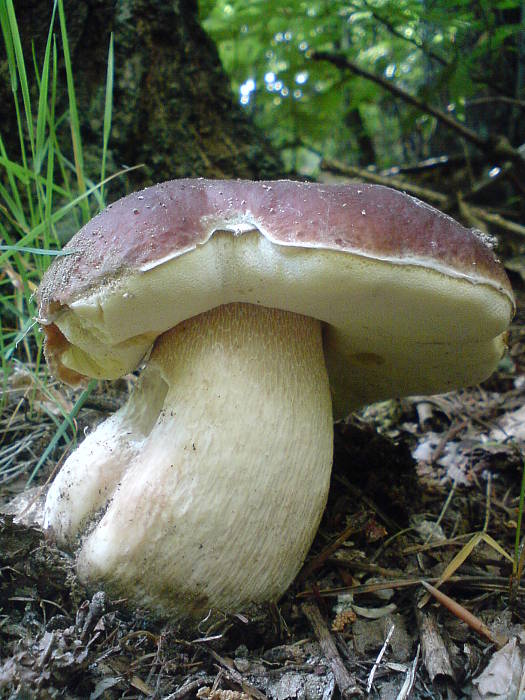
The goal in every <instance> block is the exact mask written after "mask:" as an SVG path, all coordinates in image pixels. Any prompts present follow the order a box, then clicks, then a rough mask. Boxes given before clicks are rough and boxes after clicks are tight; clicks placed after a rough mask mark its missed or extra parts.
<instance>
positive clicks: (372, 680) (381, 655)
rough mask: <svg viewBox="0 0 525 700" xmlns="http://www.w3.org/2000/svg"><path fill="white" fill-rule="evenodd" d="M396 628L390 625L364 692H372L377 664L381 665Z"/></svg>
mask: <svg viewBox="0 0 525 700" xmlns="http://www.w3.org/2000/svg"><path fill="white" fill-rule="evenodd" d="M395 628H396V626H395V625H392V627H391V628H390V629H389V630H388V634H387V636H386V639H385V642H384V644H383V646H382V647H381V651H380V652H379V654H378V655H377V659H376V660H375V663H374V665H373V666H372V669H371V671H370V673H369V675H368V683H367V684H366V692H367V693H370V691H371V690H372V683H373V682H374V676H375V675H376V671H377V669H378V668H379V664H380V663H381V659H382V658H383V656H384V655H385V651H386V648H387V646H388V643H389V642H390V638H391V636H392V635H393V634H394V630H395Z"/></svg>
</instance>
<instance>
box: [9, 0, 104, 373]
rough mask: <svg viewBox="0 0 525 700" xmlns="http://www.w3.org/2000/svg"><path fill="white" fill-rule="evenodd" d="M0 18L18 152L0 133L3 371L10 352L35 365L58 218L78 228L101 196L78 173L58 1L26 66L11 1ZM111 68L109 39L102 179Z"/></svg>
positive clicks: (78, 147) (79, 150)
mask: <svg viewBox="0 0 525 700" xmlns="http://www.w3.org/2000/svg"><path fill="white" fill-rule="evenodd" d="M0 25H1V28H2V37H3V42H4V48H5V55H6V57H7V63H8V69H9V77H10V83H11V90H12V94H13V109H14V110H15V114H16V118H17V126H18V143H19V151H18V153H16V154H13V153H10V154H8V153H7V150H6V147H5V144H4V139H3V138H2V135H1V134H0V238H1V242H2V245H1V246H0V251H1V252H0V264H1V266H2V268H1V269H2V275H1V276H0V304H1V315H2V333H1V336H0V347H1V350H2V369H3V374H4V378H5V377H6V376H7V374H8V372H9V371H10V367H11V362H12V360H13V359H14V358H15V357H19V358H20V359H24V360H25V361H26V362H29V363H30V364H31V365H32V366H34V367H35V368H38V365H39V362H40V358H41V336H40V333H39V330H38V327H37V323H36V320H35V319H36V316H37V309H36V306H35V301H34V293H35V291H36V288H37V286H38V283H39V281H40V279H41V277H42V274H43V272H44V270H45V269H46V267H47V265H48V264H49V262H50V260H51V259H52V256H54V255H56V254H59V252H58V251H59V250H60V247H61V243H62V242H63V240H62V238H63V236H62V235H61V233H60V229H59V226H60V223H61V222H62V224H64V223H65V222H66V221H67V227H68V230H71V231H74V230H76V228H78V227H79V226H80V225H81V224H82V223H84V222H85V221H87V220H88V219H89V218H90V217H91V215H92V213H93V211H94V210H98V209H100V208H101V207H102V206H103V204H104V200H103V193H102V192H101V191H100V185H98V184H95V183H93V182H91V181H90V180H89V179H88V178H87V176H86V174H85V172H84V164H83V147H82V138H81V133H80V126H79V119H78V112H77V106H76V99H75V88H74V80H73V69H72V65H71V58H70V53H69V44H68V39H67V29H66V18H65V15H64V8H63V2H62V0H56V2H55V4H54V6H53V13H52V19H51V24H50V27H49V32H48V36H47V42H46V47H45V53H44V56H43V58H42V59H41V63H39V60H38V59H39V57H38V56H35V55H33V56H32V64H33V65H31V63H28V62H27V57H26V56H24V53H23V48H22V42H21V39H20V34H19V28H18V24H17V21H16V15H15V8H14V4H13V0H6V1H5V2H2V3H0ZM57 25H58V27H57ZM55 32H57V34H58V39H57V36H55ZM58 41H60V44H61V47H62V51H60V50H59V47H58V46H57V44H58ZM59 65H62V66H64V68H65V74H66V80H67V97H68V109H67V112H66V113H65V114H61V115H57V113H56V110H57V104H58V103H57V88H58V81H59ZM112 69H113V45H112V44H111V46H110V54H109V62H108V91H107V94H106V110H105V118H104V135H103V162H102V166H101V178H102V179H103V178H104V176H105V159H106V153H107V143H108V138H109V132H110V127H111V97H112V95H111V85H112ZM30 76H34V78H33V79H32V78H31V77H30ZM35 105H36V108H35ZM64 144H66V146H64ZM91 200H93V201H91Z"/></svg>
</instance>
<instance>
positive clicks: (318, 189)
mask: <svg viewBox="0 0 525 700" xmlns="http://www.w3.org/2000/svg"><path fill="white" fill-rule="evenodd" d="M64 250H65V252H67V253H69V254H68V255H64V256H62V257H59V258H57V259H56V260H55V261H54V262H53V263H52V265H51V266H50V267H49V269H48V271H47V272H46V274H45V275H44V278H43V280H42V284H41V285H40V288H39V290H38V301H39V321H40V323H41V324H42V325H43V327H44V331H45V333H46V345H45V351H46V356H47V359H48V363H49V364H50V367H51V369H52V371H54V372H55V373H56V374H57V375H58V376H59V377H60V378H61V379H62V380H64V381H66V382H68V383H70V384H73V385H75V384H78V383H81V382H82V381H83V380H84V379H85V378H86V377H89V376H91V377H98V378H107V379H113V378H116V377H118V376H121V375H123V374H125V373H127V372H129V371H131V370H133V369H135V368H136V367H137V365H138V364H139V363H140V362H141V360H142V359H143V357H144V356H145V354H146V353H147V352H148V350H149V348H150V347H151V345H152V343H153V342H154V340H155V338H156V337H157V336H158V335H160V334H161V333H163V332H165V331H166V330H168V329H169V328H172V327H174V326H175V325H177V324H178V323H180V322H181V321H183V320H185V319H187V318H190V317H193V316H196V315H198V314H200V313H203V312H205V311H207V310H209V309H210V308H214V307H217V306H220V305H222V304H229V303H232V302H245V303H251V304H257V305H262V306H267V307H271V308H280V309H283V310H286V311H293V312H295V313H298V314H303V315H307V316H313V317H315V318H317V319H319V320H320V321H322V322H323V324H324V347H325V358H326V363H327V369H328V373H329V377H330V382H331V388H332V393H333V400H334V412H335V414H336V417H341V416H344V415H346V414H347V413H348V412H349V411H350V410H352V409H353V408H355V407H356V406H358V405H362V404H366V403H370V402H372V401H376V400H380V399H383V398H389V397H397V396H402V395H409V394H415V393H436V392H441V391H448V390H450V389H452V388H454V387H457V386H462V385H467V384H473V383H477V382H479V381H481V380H482V379H484V378H486V377H487V376H488V375H489V374H490V373H491V372H492V371H493V369H494V367H495V365H496V364H497V361H498V360H499V358H500V357H501V355H502V353H503V351H504V347H505V343H504V334H505V331H506V329H507V328H508V325H509V323H510V320H511V318H512V315H513V313H514V308H515V307H514V299H513V295H512V290H511V287H510V284H509V281H508V278H507V276H506V274H505V271H504V270H503V267H502V266H501V264H500V263H499V262H498V260H497V259H496V258H495V256H494V253H493V250H492V247H491V243H490V240H489V239H488V237H486V236H484V235H483V234H482V233H481V232H479V231H476V230H473V229H466V228H465V227H463V226H461V225H460V224H459V223H457V222H456V221H454V220H453V219H452V218H450V217H449V216H447V215H445V214H443V213H441V212H439V211H437V210H436V209H434V208H432V207H430V206H428V205H427V204H425V203H423V202H421V201H419V200H417V199H415V198H413V197H410V196H409V195H406V194H404V193H400V192H398V191H396V190H392V189H389V188H387V187H383V186H379V185H368V184H348V185H324V184H311V183H301V182H294V181H272V182H251V181H233V180H230V181H217V180H214V181H212V180H204V179H198V180H174V181H170V182H165V183H161V184H158V185H155V186H153V187H149V188H147V189H145V190H142V191H140V192H136V193H133V194H131V195H129V196H127V197H124V198H123V199H120V200H119V201H117V202H115V203H114V204H111V205H109V206H108V207H107V208H106V209H105V210H104V211H103V212H102V213H100V214H99V215H98V216H95V217H94V218H93V219H92V220H91V221H90V222H89V223H88V224H87V225H86V226H84V227H83V228H82V229H81V230H80V231H79V232H78V233H77V234H76V235H75V236H74V237H73V238H72V239H71V241H70V242H69V244H68V245H67V246H66V247H65V249H64Z"/></svg>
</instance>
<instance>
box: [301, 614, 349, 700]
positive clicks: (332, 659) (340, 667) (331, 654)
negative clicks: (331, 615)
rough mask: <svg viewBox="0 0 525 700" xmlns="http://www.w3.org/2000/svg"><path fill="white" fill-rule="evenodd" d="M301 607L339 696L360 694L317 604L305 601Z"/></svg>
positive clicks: (346, 696) (345, 696)
mask: <svg viewBox="0 0 525 700" xmlns="http://www.w3.org/2000/svg"><path fill="white" fill-rule="evenodd" d="M301 609H302V611H303V613H304V615H305V617H306V618H307V619H308V622H309V623H310V625H311V626H312V629H313V631H314V633H315V636H316V637H317V639H318V641H319V645H320V647H321V651H322V652H323V654H324V655H325V657H326V659H327V660H328V662H329V663H330V666H331V668H332V672H333V674H334V679H335V682H336V684H337V687H338V688H339V690H340V692H341V696H342V697H343V698H348V697H351V696H352V695H362V691H361V689H360V688H359V686H358V685H357V683H356V681H355V678H354V677H353V676H352V675H351V674H350V672H349V671H348V669H347V668H346V666H345V665H344V663H343V660H342V658H341V656H340V655H339V652H338V651H337V647H336V645H335V641H334V638H333V637H332V635H331V633H330V630H329V629H328V626H327V624H326V622H325V621H324V619H323V616H322V615H321V612H320V610H319V608H318V607H317V605H316V604H315V603H313V602H307V603H303V604H302V605H301Z"/></svg>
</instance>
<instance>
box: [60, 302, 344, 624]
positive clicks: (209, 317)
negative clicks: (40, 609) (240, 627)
mask: <svg viewBox="0 0 525 700" xmlns="http://www.w3.org/2000/svg"><path fill="white" fill-rule="evenodd" d="M148 371H149V372H151V373H153V374H157V375H158V377H159V378H160V377H161V378H162V385H163V387H164V388H163V389H162V392H165V397H164V404H163V407H162V409H161V410H160V413H159V414H158V417H157V420H156V422H155V425H153V427H152V428H151V430H150V431H149V432H148V434H147V435H146V436H139V439H137V441H136V442H134V443H133V444H134V450H136V451H135V453H134V454H131V453H126V452H125V454H124V459H123V461H125V462H126V463H125V464H124V465H123V468H122V470H121V473H120V476H119V477H118V483H115V486H114V491H113V493H112V497H111V500H110V502H109V504H108V506H107V509H106V512H105V514H104V515H103V517H102V518H101V520H100V521H99V522H98V524H97V525H96V527H95V528H94V530H93V531H92V532H91V533H90V534H89V535H88V536H87V537H86V538H85V540H84V542H83V544H82V547H81V550H80V553H79V558H78V570H79V574H80V576H81V578H82V579H84V580H86V581H102V582H105V584H106V585H107V586H108V587H109V588H110V589H112V590H114V591H115V592H118V593H119V594H121V595H126V596H128V597H130V598H131V599H133V600H134V601H135V602H136V603H139V604H142V605H146V606H149V607H152V608H154V609H157V610H158V611H159V612H161V613H163V614H166V612H168V613H171V614H188V613H191V614H199V613H201V612H203V611H205V610H206V609H208V608H212V607H216V608H222V609H228V610H236V609H241V608H242V607H243V606H245V605H247V604H249V603H252V602H255V603H257V602H263V601H269V600H275V599H277V598H278V597H279V596H280V595H281V594H282V593H283V592H284V590H286V588H287V587H288V586H289V584H290V583H291V581H292V580H293V578H294V576H295V575H296V573H297V571H298V569H299V568H300V566H301V564H302V562H303V560H304V557H305V555H306V553H307V551H308V548H309V546H310V544H311V541H312V539H313V537H314V535H315V532H316V530H317V527H318V524H319V520H320V518H321V515H322V512H323V509H324V505H325V502H326V496H327V491H328V485H329V477H330V469H331V462H332V413H331V398H330V391H329V386H328V377H327V373H326V369H325V365H324V357H323V351H322V340H321V328H320V324H319V322H317V321H316V320H314V319H310V318H306V317H303V316H298V315H295V314H291V313H288V312H283V311H277V310H272V309H266V308H261V307H257V306H252V305H247V304H231V305H227V306H222V307H218V308H217V309H214V310H212V311H210V312H208V313H206V314H202V315H200V316H198V317H195V318H193V319H190V320H188V321H184V322H183V323H181V324H179V325H178V326H177V327H176V328H174V329H173V330H171V331H169V332H167V333H165V334H164V335H163V336H161V338H159V340H158V341H157V343H156V345H155V347H154V350H153V352H152V355H151V358H150V361H149V369H148ZM159 383H160V380H159ZM166 387H167V391H166ZM130 401H131V402H132V403H135V404H138V405H140V404H141V402H142V403H143V402H144V399H143V398H142V396H141V392H140V391H138V392H136V393H135V395H134V396H133V397H132V399H131V400H130ZM149 403H155V402H151V400H149ZM127 412H128V414H129V415H136V414H137V413H139V414H140V411H137V409H134V410H131V409H129V408H128V409H127ZM135 422H136V423H137V421H135ZM137 424H140V425H142V423H140V421H139V422H138V423H137ZM139 443H140V448H139V449H136V448H138V446H139ZM80 450H82V447H81V448H80ZM66 466H67V465H66ZM89 468H90V467H89V464H86V465H85V469H86V470H87V471H89ZM80 471H81V470H80ZM113 471H114V472H116V471H118V470H115V469H114V470H113ZM84 478H85V477H82V478H81V479H80V480H82V479H84ZM67 488H68V489H70V490H71V492H73V490H74V489H75V483H74V478H72V474H71V473H70V474H69V481H68V484H67ZM63 495H64V494H63ZM83 517H85V515H84V516H83ZM48 520H49V522H50V523H51V521H52V517H51V515H49V516H48ZM77 520H78V518H77Z"/></svg>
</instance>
